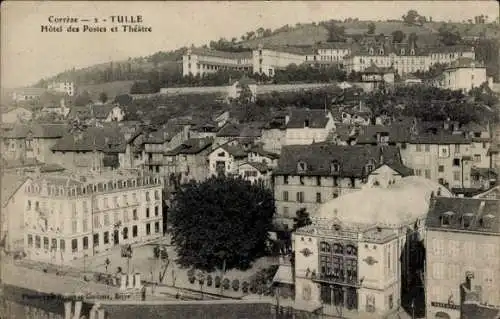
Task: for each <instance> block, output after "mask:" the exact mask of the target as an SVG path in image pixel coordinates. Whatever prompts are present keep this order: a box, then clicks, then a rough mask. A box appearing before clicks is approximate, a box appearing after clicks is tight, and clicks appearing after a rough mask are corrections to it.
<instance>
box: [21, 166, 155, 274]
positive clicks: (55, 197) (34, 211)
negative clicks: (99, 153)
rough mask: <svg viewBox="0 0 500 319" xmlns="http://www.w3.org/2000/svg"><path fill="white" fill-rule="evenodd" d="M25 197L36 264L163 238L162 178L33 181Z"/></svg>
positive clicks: (28, 244) (125, 175)
mask: <svg viewBox="0 0 500 319" xmlns="http://www.w3.org/2000/svg"><path fill="white" fill-rule="evenodd" d="M22 191H23V196H18V200H19V201H23V203H24V211H23V212H19V213H22V214H24V222H25V233H24V240H25V242H24V247H25V251H26V253H27V256H28V258H29V259H31V260H36V261H43V262H47V263H54V264H65V263H68V262H70V261H71V260H73V259H77V258H82V257H84V256H85V255H87V256H93V255H95V254H97V253H99V252H103V251H105V250H107V249H110V248H112V247H114V246H117V245H121V244H132V243H140V242H145V241H149V240H153V239H156V238H158V237H160V236H161V235H162V234H163V231H162V228H163V225H162V185H161V180H160V178H158V177H156V176H149V175H143V174H141V173H139V172H135V171H123V172H122V171H120V172H116V171H114V172H110V174H99V175H87V176H83V175H80V176H71V175H50V176H42V177H38V178H33V179H32V180H30V181H29V182H28V183H27V184H26V185H25V186H24V189H22Z"/></svg>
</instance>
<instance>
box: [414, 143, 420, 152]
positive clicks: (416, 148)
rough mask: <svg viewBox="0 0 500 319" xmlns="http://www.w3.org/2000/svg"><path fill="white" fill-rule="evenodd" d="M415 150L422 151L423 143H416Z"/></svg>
mask: <svg viewBox="0 0 500 319" xmlns="http://www.w3.org/2000/svg"><path fill="white" fill-rule="evenodd" d="M415 151H416V152H422V145H420V144H416V145H415Z"/></svg>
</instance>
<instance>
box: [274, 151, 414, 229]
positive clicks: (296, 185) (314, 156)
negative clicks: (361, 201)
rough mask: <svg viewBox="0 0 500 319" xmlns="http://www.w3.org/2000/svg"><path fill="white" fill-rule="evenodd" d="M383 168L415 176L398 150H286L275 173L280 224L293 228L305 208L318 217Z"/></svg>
mask: <svg viewBox="0 0 500 319" xmlns="http://www.w3.org/2000/svg"><path fill="white" fill-rule="evenodd" d="M382 164H387V165H389V166H390V167H391V168H393V169H395V170H396V171H398V172H400V173H399V174H400V175H402V176H408V175H411V170H409V169H408V168H406V167H404V166H403V165H402V163H401V158H400V154H399V150H398V149H397V147H395V146H385V147H379V146H372V145H353V146H339V145H333V144H330V143H322V144H313V145H290V146H284V147H283V149H282V152H281V156H280V159H279V162H278V166H277V167H276V168H275V169H274V170H273V176H274V194H275V202H276V213H277V217H276V223H278V224H280V223H282V224H287V225H289V226H291V225H292V224H293V218H294V217H295V215H296V212H297V211H298V210H299V209H301V208H305V209H306V211H307V212H308V213H310V214H311V215H312V216H314V213H315V211H316V210H317V208H318V207H319V206H321V205H322V204H323V203H324V202H326V201H328V200H330V199H332V198H337V197H339V196H342V195H345V194H348V193H351V192H357V191H359V190H360V189H361V188H362V187H363V185H364V184H366V182H367V179H368V176H369V175H370V173H372V172H373V171H375V170H376V169H377V168H379V166H381V165H382ZM395 174H397V173H395Z"/></svg>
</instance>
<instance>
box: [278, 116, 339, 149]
mask: <svg viewBox="0 0 500 319" xmlns="http://www.w3.org/2000/svg"><path fill="white" fill-rule="evenodd" d="M334 128H335V123H334V120H333V116H332V113H331V112H330V111H326V110H308V109H297V110H292V111H291V113H290V115H289V116H287V118H286V139H285V143H284V145H309V144H312V143H319V142H324V141H325V140H326V138H327V137H328V134H329V133H330V132H331V131H332V130H333V129H334Z"/></svg>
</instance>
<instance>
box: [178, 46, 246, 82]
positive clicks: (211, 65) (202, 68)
mask: <svg viewBox="0 0 500 319" xmlns="http://www.w3.org/2000/svg"><path fill="white" fill-rule="evenodd" d="M252 57H253V55H252V52H223V51H216V50H210V49H194V48H191V49H188V50H187V52H186V54H185V55H184V56H183V57H182V75H184V76H187V75H189V74H192V75H193V76H196V75H200V76H202V75H204V74H210V73H216V72H218V71H221V70H236V71H252V67H253V60H252Z"/></svg>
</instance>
